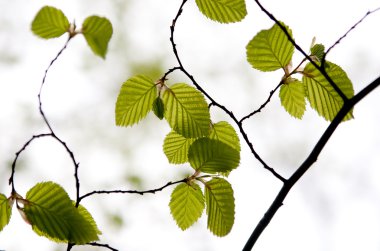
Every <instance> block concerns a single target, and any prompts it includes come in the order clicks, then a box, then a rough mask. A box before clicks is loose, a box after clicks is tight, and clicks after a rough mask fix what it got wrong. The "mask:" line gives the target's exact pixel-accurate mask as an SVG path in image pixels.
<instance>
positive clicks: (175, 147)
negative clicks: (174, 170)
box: [163, 131, 195, 164]
mask: <svg viewBox="0 0 380 251" xmlns="http://www.w3.org/2000/svg"><path fill="white" fill-rule="evenodd" d="M194 141H195V139H193V138H185V137H183V136H182V135H181V134H178V133H176V132H175V131H171V132H170V133H169V134H168V135H166V137H165V140H164V145H163V150H164V153H165V155H166V157H167V158H168V160H169V163H172V164H182V163H185V162H188V152H189V148H190V145H191V144H192V143H193V142H194Z"/></svg>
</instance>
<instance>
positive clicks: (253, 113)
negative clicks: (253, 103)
mask: <svg viewBox="0 0 380 251" xmlns="http://www.w3.org/2000/svg"><path fill="white" fill-rule="evenodd" d="M283 83H284V82H283V81H282V80H281V82H280V83H279V84H278V85H277V86H276V88H274V90H272V91H270V93H269V97H268V99H267V100H266V101H265V102H264V103H263V104H262V105H261V106H260V107H259V109H257V110H255V111H253V112H251V113H250V114H248V115H247V116H244V117H243V118H242V119H240V121H239V123H240V124H241V123H243V122H244V120H246V119H249V118H250V117H252V116H253V115H255V114H256V113H259V112H261V110H262V109H264V107H265V106H266V105H267V104H268V103H269V102H270V99H271V98H272V96H273V94H274V93H275V92H276V91H277V89H278V88H280V86H281V85H283Z"/></svg>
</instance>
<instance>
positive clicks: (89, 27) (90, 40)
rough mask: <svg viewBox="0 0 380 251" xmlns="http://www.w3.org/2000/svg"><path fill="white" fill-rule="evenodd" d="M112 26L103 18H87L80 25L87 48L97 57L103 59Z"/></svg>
mask: <svg viewBox="0 0 380 251" xmlns="http://www.w3.org/2000/svg"><path fill="white" fill-rule="evenodd" d="M112 32H113V29H112V24H111V22H110V21H109V20H108V19H107V18H104V17H98V16H90V17H87V18H86V19H85V20H84V22H83V25H82V33H83V36H84V37H85V39H86V41H87V44H88V46H90V48H91V50H92V51H93V52H94V53H95V54H96V55H98V56H100V57H102V58H105V56H106V53H107V48H108V43H109V41H110V39H111V37H112Z"/></svg>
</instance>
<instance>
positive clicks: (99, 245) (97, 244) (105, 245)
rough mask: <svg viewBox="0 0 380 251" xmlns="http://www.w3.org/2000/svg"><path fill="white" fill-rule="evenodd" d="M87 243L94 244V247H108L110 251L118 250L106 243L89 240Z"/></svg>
mask: <svg viewBox="0 0 380 251" xmlns="http://www.w3.org/2000/svg"><path fill="white" fill-rule="evenodd" d="M87 245H90V246H96V247H104V248H108V249H109V250H112V251H118V250H117V249H115V248H112V247H110V246H109V245H108V244H100V243H97V242H91V243H88V244H87Z"/></svg>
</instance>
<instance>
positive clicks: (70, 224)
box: [23, 182, 100, 244]
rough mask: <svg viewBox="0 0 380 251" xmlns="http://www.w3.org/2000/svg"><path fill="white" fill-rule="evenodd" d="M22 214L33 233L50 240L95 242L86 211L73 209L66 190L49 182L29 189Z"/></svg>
mask: <svg viewBox="0 0 380 251" xmlns="http://www.w3.org/2000/svg"><path fill="white" fill-rule="evenodd" d="M23 211H24V213H25V215H26V217H27V220H28V221H29V222H30V224H31V225H32V228H33V230H34V231H35V232H36V233H37V234H39V235H41V236H45V237H47V238H49V239H51V240H53V241H56V242H70V243H75V244H85V243H88V242H91V241H96V240H98V239H99V238H98V234H99V233H100V231H99V230H98V228H97V227H96V224H95V222H94V220H93V219H92V217H91V215H90V214H89V213H88V212H87V210H86V209H84V208H83V207H80V208H79V209H78V208H76V207H75V206H74V204H73V202H72V201H71V200H70V198H69V196H68V195H67V193H66V191H65V190H64V189H63V188H62V187H61V186H60V185H58V184H55V183H53V182H42V183H38V184H37V185H35V186H34V187H33V188H31V189H30V190H29V191H28V192H27V194H26V202H25V203H24V209H23Z"/></svg>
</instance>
